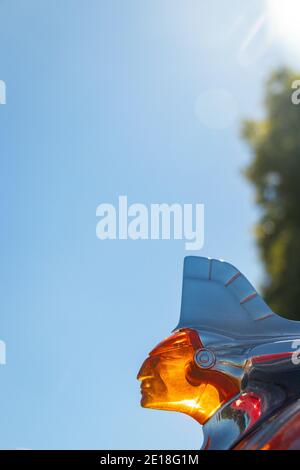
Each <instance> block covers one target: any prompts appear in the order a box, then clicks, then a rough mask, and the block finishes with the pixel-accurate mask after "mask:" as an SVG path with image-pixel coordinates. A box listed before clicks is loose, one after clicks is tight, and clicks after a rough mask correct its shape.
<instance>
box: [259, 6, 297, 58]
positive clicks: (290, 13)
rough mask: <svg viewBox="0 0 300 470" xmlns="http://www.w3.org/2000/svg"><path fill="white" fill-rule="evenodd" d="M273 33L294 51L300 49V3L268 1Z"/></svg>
mask: <svg viewBox="0 0 300 470" xmlns="http://www.w3.org/2000/svg"><path fill="white" fill-rule="evenodd" d="M266 4H267V11H268V17H269V21H270V25H271V28H272V32H273V34H274V35H275V36H277V37H278V38H280V39H281V40H282V41H283V42H284V43H285V44H286V45H288V46H290V47H292V48H293V49H294V50H295V49H296V48H297V50H298V48H300V27H299V17H300V1H299V0H266Z"/></svg>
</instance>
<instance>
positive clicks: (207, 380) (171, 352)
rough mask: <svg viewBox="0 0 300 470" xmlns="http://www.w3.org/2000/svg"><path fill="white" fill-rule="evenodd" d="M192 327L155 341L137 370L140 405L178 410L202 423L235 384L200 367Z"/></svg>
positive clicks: (230, 394) (232, 391)
mask: <svg viewBox="0 0 300 470" xmlns="http://www.w3.org/2000/svg"><path fill="white" fill-rule="evenodd" d="M202 348H203V346H202V343H201V340H200V338H199V335H198V333H197V332H196V331H195V330H191V329H184V330H180V331H178V332H176V333H174V334H173V335H171V336H170V337H168V338H166V339H165V340H164V341H162V342H161V343H159V344H158V345H157V346H156V347H155V348H154V349H153V350H152V351H151V352H150V353H149V356H148V357H147V359H146V360H145V361H144V363H143V365H142V367H141V369H140V371H139V373H138V380H140V381H141V394H142V399H141V405H142V406H143V407H144V408H154V409H160V410H169V411H179V412H182V413H186V414H188V415H190V416H192V417H193V418H195V419H196V420H197V421H198V422H199V423H200V424H204V423H205V422H206V421H207V420H208V419H209V418H210V417H211V416H212V415H213V414H214V413H215V412H216V411H217V410H218V409H219V408H220V407H221V406H222V405H223V403H225V402H226V401H227V400H229V399H230V398H231V397H233V396H234V395H236V394H237V393H238V387H237V385H236V384H234V383H233V382H232V381H231V380H228V378H227V377H226V375H225V374H222V373H220V372H218V371H215V370H205V369H201V368H200V367H199V366H198V365H197V364H196V362H195V359H194V357H195V354H196V352H197V351H198V350H199V349H202Z"/></svg>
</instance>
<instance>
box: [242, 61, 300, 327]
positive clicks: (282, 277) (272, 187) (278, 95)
mask: <svg viewBox="0 0 300 470" xmlns="http://www.w3.org/2000/svg"><path fill="white" fill-rule="evenodd" d="M299 78H300V75H298V76H296V74H295V73H293V72H292V71H290V70H288V69H281V70H279V71H277V72H276V73H274V74H272V75H271V77H270V79H269V80H268V82H267V85H266V94H265V109H266V117H265V119H263V120H261V121H246V122H245V123H244V125H243V137H244V139H245V140H246V141H247V142H248V144H249V145H250V147H251V150H252V152H253V160H252V163H251V164H250V166H249V167H248V168H247V170H246V176H247V178H248V179H249V180H250V181H251V182H252V183H253V185H254V186H255V189H256V201H257V204H258V205H259V207H260V209H261V217H260V220H259V223H258V224H257V226H256V230H255V234H256V239H257V243H258V247H259V251H260V255H261V258H262V261H263V263H264V266H265V270H266V279H265V283H264V286H263V290H264V296H265V298H266V301H267V302H268V303H269V304H270V306H271V307H272V308H273V310H274V311H275V312H277V313H279V314H281V315H283V316H286V317H288V318H291V319H297V320H300V104H299V105H295V104H293V103H292V99H291V97H292V93H293V91H294V90H293V89H292V83H293V82H294V81H295V80H297V79H298V80H299Z"/></svg>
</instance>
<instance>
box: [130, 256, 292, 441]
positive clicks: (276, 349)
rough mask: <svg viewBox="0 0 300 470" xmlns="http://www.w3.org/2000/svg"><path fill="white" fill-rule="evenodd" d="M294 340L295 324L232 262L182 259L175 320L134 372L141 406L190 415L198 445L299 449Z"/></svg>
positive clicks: (198, 258) (197, 258)
mask: <svg viewBox="0 0 300 470" xmlns="http://www.w3.org/2000/svg"><path fill="white" fill-rule="evenodd" d="M299 339H300V322H297V321H291V320H287V319H285V318H283V317H280V316H279V315H277V314H275V313H274V312H273V311H272V310H271V309H270V308H269V307H268V305H267V304H266V303H265V302H264V300H263V299H262V298H261V297H260V295H259V294H258V293H257V292H256V290H255V289H254V287H253V286H252V285H251V284H250V282H249V281H248V280H247V279H246V277H245V276H244V275H243V274H241V273H240V271H238V270H237V269H236V268H235V267H234V266H232V265H231V264H229V263H226V262H223V261H220V260H215V259H208V258H200V257H193V256H192V257H187V258H185V262H184V272H183V289H182V304H181V314H180V320H179V323H178V325H177V326H176V328H175V330H174V332H173V334H172V335H171V336H169V337H168V338H167V339H165V340H164V341H162V342H161V343H159V344H158V345H157V346H156V347H155V348H154V349H153V350H152V351H151V352H150V353H149V356H148V357H147V359H146V360H145V361H144V363H143V365H142V367H141V369H140V371H139V374H138V379H139V380H140V381H141V393H142V399H141V405H142V406H143V407H145V408H154V409H160V410H170V411H179V412H182V413H186V414H188V415H189V416H191V417H193V418H194V419H196V420H197V421H198V422H199V423H200V424H201V425H203V432H204V444H203V447H202V448H203V449H232V448H238V447H240V448H247V449H254V448H273V447H275V448H282V447H283V448H285V447H291V448H298V447H297V446H298V445H299V448H300V400H299V402H298V399H300V359H299V351H298V352H297V348H299V347H300V341H299ZM298 364H299V365H298ZM297 416H298V418H297ZM275 418H276V419H275ZM291 419H293V420H294V421H295V420H296V421H295V422H294V424H293V429H292V435H291V436H290V437H289V439H288V442H287V440H286V437H285V438H283V437H282V433H283V431H284V429H285V427H286V429H287V428H288V429H289V431H291V428H290V426H288V423H289V422H290V420H291ZM297 429H298V431H297ZM284 435H285V436H286V432H285V433H284ZM297 436H299V442H298V441H297V439H298V437H297ZM272 446H273V447H272Z"/></svg>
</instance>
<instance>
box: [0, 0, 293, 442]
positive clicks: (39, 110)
mask: <svg viewBox="0 0 300 470" xmlns="http://www.w3.org/2000/svg"><path fill="white" fill-rule="evenodd" d="M245 3H246V2H244V0H239V1H238V0H211V1H210V2H206V1H200V0H199V1H195V0H189V1H179V0H151V1H150V0H143V1H140V0H136V1H135V0H126V1H123V0H112V1H104V0H88V1H83V0H63V1H61V0H42V1H41V0H26V2H24V1H23V0H1V1H0V18H1V28H0V79H2V80H5V82H6V86H7V104H6V105H5V106H0V155H1V173H0V178H1V215H2V224H1V225H2V230H1V234H0V237H1V260H2V262H1V286H2V289H1V306H2V308H1V312H2V313H1V317H0V337H1V339H2V340H4V341H5V342H6V345H7V365H6V366H1V370H0V381H1V394H0V397H1V402H0V403H1V424H0V447H1V448H9V449H12V448H32V449H60V448H62V449H63V448H67V449H76V448H79V449H90V448H95V449H97V448H98V449H104V448H106V449H116V448H119V449H120V448H123V449H134V448H144V449H151V448H153V449H155V448H168V449H179V448H181V449H184V448H199V446H200V444H201V440H202V435H201V429H200V428H199V425H198V424H197V423H194V422H193V421H192V420H191V419H190V418H188V417H186V416H183V415H179V414H175V413H174V414H173V413H166V412H159V411H150V410H144V409H142V408H140V406H139V400H140V397H139V384H138V382H137V381H136V373H137V371H138V369H139V367H140V364H141V363H142V361H143V359H144V358H145V356H146V354H147V352H148V351H149V349H151V348H152V347H153V346H154V345H155V344H156V343H157V342H158V341H160V340H161V339H162V338H164V337H165V336H167V335H168V334H169V333H170V331H171V330H172V329H173V328H174V327H175V325H176V323H177V320H178V316H179V309H180V297H181V278H182V264H183V258H184V256H185V255H187V254H189V253H187V252H186V251H185V248H184V242H183V241H130V240H128V241H100V240H98V239H97V238H96V235H95V229H96V223H97V219H96V217H95V212H96V207H97V206H98V205H99V204H100V203H102V202H110V203H112V204H117V199H118V196H119V195H121V194H125V195H127V196H128V200H129V203H133V202H140V203H144V204H147V205H148V204H151V203H162V202H165V203H173V202H179V203H182V204H183V203H193V204H195V203H196V202H198V203H204V204H205V211H206V212H205V245H204V248H203V250H201V252H199V255H202V256H211V257H217V258H218V257H221V258H223V259H226V260H228V261H230V262H232V263H234V264H236V265H237V266H238V267H239V269H241V270H242V271H243V272H244V273H245V274H246V275H247V276H248V277H249V278H250V280H251V281H252V282H253V283H254V284H255V285H259V282H260V281H261V279H262V270H261V267H260V265H259V262H258V258H257V254H256V250H255V246H254V241H253V237H252V233H251V229H252V226H253V223H254V222H255V219H256V218H257V215H258V214H257V210H256V208H255V206H254V200H253V191H252V190H251V188H250V187H249V186H248V184H247V183H246V182H245V180H244V179H243V177H242V175H241V171H242V169H243V168H244V167H245V165H246V164H247V162H248V160H249V152H248V149H247V147H246V146H245V145H244V144H243V142H241V140H240V137H239V129H240V122H241V119H242V118H243V117H247V116H250V117H251V116H253V117H255V116H259V115H261V113H262V106H261V104H262V90H263V83H264V80H265V78H266V77H267V75H268V73H269V71H270V70H271V69H272V68H274V67H275V66H277V65H279V64H286V63H291V64H293V65H296V66H297V65H298V63H297V60H295V56H294V55H293V51H292V47H290V45H291V44H287V42H285V41H284V40H283V39H284V33H283V32H282V31H280V32H281V34H280V35H278V36H276V35H275V36H274V37H273V36H272V40H270V37H269V36H268V34H267V33H266V31H268V20H266V18H265V16H264V12H265V8H266V4H265V2H264V1H263V0H252V1H251V5H247V6H246V5H245ZM248 3H249V2H248ZM299 65H300V64H299ZM299 69H300V67H299ZM220 94H221V96H223V98H224V100H222V99H221V100H218V99H216V97H218V96H220ZM207 97H212V100H211V101H210V100H209V99H207ZM214 98H215V99H214ZM203 109H204V110H205V112H203ZM212 116H217V118H216V121H214V119H212ZM214 122H217V123H219V127H218V128H216V127H215V125H214ZM220 127H221V128H220ZM193 254H195V253H193Z"/></svg>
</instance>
